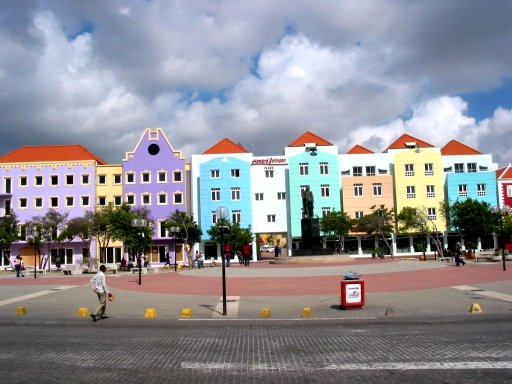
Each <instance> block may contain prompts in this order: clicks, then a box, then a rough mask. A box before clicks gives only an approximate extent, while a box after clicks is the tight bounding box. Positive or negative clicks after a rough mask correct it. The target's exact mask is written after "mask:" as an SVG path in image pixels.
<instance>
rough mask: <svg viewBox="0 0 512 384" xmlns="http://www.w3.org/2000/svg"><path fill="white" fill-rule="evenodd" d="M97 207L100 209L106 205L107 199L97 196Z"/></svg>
mask: <svg viewBox="0 0 512 384" xmlns="http://www.w3.org/2000/svg"><path fill="white" fill-rule="evenodd" d="M98 205H99V206H100V207H104V206H106V205H107V197H106V196H98Z"/></svg>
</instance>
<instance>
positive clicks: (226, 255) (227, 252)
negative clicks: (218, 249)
mask: <svg viewBox="0 0 512 384" xmlns="http://www.w3.org/2000/svg"><path fill="white" fill-rule="evenodd" d="M224 258H225V259H226V267H229V266H230V265H231V245H230V244H229V243H228V244H226V245H225V246H224Z"/></svg>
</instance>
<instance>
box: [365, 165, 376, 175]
mask: <svg viewBox="0 0 512 384" xmlns="http://www.w3.org/2000/svg"><path fill="white" fill-rule="evenodd" d="M366 176H375V166H374V165H369V166H367V167H366Z"/></svg>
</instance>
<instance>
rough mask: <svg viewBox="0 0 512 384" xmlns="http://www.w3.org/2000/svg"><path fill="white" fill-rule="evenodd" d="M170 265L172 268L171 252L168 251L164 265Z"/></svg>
mask: <svg viewBox="0 0 512 384" xmlns="http://www.w3.org/2000/svg"><path fill="white" fill-rule="evenodd" d="M166 265H168V266H169V268H171V255H170V254H169V252H167V257H166V259H165V264H164V267H165V266H166Z"/></svg>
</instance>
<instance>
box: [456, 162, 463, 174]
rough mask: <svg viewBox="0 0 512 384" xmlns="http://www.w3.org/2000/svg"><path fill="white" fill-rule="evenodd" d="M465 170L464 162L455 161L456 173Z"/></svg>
mask: <svg viewBox="0 0 512 384" xmlns="http://www.w3.org/2000/svg"><path fill="white" fill-rule="evenodd" d="M463 172H464V164H463V163H455V173H463Z"/></svg>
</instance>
